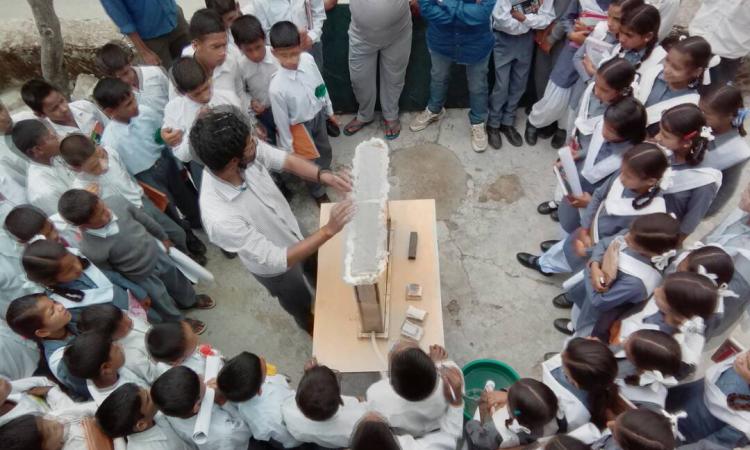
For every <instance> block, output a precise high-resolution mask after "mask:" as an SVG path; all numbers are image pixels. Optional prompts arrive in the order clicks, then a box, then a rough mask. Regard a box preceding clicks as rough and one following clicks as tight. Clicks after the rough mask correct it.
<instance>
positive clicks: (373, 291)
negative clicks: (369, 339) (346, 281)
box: [354, 284, 385, 333]
mask: <svg viewBox="0 0 750 450" xmlns="http://www.w3.org/2000/svg"><path fill="white" fill-rule="evenodd" d="M354 292H355V293H356V295H357V305H358V306H359V317H360V320H361V321H362V332H364V333H369V332H371V331H374V332H376V333H382V332H383V331H384V328H385V327H384V326H383V313H382V311H381V304H380V290H379V289H378V285H377V284H368V285H361V286H354Z"/></svg>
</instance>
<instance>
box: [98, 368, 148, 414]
mask: <svg viewBox="0 0 750 450" xmlns="http://www.w3.org/2000/svg"><path fill="white" fill-rule="evenodd" d="M117 373H118V374H119V375H120V378H118V379H117V382H115V384H113V385H112V386H108V387H105V388H99V387H97V386H96V384H94V382H93V381H92V380H86V386H87V387H88V388H89V394H91V398H92V399H93V400H94V403H96V406H102V403H103V402H104V400H106V399H107V397H109V395H110V394H111V393H113V392H114V391H115V390H117V388H119V387H120V386H122V385H124V384H127V383H135V384H137V385H139V386H141V387H147V386H148V385H147V384H146V383H145V382H144V381H143V380H141V379H140V378H138V376H137V375H136V374H134V373H133V372H131V371H129V370H128V369H127V368H125V367H121V368H120V370H118V371H117Z"/></svg>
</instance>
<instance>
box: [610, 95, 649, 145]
mask: <svg viewBox="0 0 750 450" xmlns="http://www.w3.org/2000/svg"><path fill="white" fill-rule="evenodd" d="M647 120H648V119H647V116H646V108H645V107H644V106H643V104H642V103H641V102H639V101H638V100H636V99H635V98H633V97H625V98H623V99H622V100H620V101H618V102H616V103H613V104H611V105H609V106H607V109H606V110H604V123H603V124H602V136H603V137H604V139H605V140H607V141H609V142H626V141H627V142H630V143H631V144H633V145H635V144H640V143H641V142H643V140H644V139H646V122H647Z"/></svg>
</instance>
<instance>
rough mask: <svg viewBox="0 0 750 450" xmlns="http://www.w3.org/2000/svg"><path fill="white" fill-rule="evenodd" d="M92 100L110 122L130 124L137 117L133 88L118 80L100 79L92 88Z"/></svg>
mask: <svg viewBox="0 0 750 450" xmlns="http://www.w3.org/2000/svg"><path fill="white" fill-rule="evenodd" d="M94 100H96V103H98V104H99V106H100V107H101V108H102V109H103V110H104V112H105V113H106V114H107V116H109V117H110V118H111V119H112V120H116V121H117V122H123V123H130V119H132V118H133V117H136V116H137V115H138V102H137V101H136V99H135V95H134V94H133V88H132V87H130V85H129V84H127V83H125V82H124V81H122V80H120V79H119V78H102V79H101V80H99V82H98V83H96V86H95V87H94Z"/></svg>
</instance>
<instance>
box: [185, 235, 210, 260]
mask: <svg viewBox="0 0 750 450" xmlns="http://www.w3.org/2000/svg"><path fill="white" fill-rule="evenodd" d="M185 245H186V246H187V249H188V251H190V253H192V254H194V255H205V254H206V250H207V249H206V244H204V243H203V241H201V240H200V238H199V237H198V236H196V235H195V234H193V231H192V230H190V231H188V232H187V233H185Z"/></svg>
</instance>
